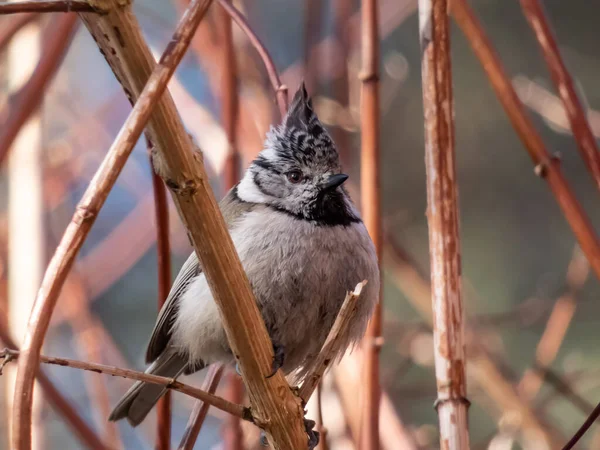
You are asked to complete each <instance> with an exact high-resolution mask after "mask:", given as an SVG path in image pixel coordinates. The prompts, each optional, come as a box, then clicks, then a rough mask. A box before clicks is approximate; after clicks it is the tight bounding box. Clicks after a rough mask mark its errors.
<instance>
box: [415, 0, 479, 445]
mask: <svg viewBox="0 0 600 450" xmlns="http://www.w3.org/2000/svg"><path fill="white" fill-rule="evenodd" d="M419 28H420V33H419V34H420V36H419V38H420V41H421V52H422V59H421V72H422V80H423V109H424V114H425V168H426V169H427V170H426V173H427V223H428V226H429V255H430V264H431V287H432V294H433V295H432V303H433V306H432V308H433V339H434V357H435V373H436V380H437V391H438V398H437V400H436V409H437V412H438V416H439V422H440V446H441V447H442V448H448V449H456V450H458V449H465V450H466V449H468V448H469V431H468V423H467V409H468V407H469V401H468V400H467V398H466V395H467V385H466V374H465V370H466V369H465V365H466V357H465V343H464V322H463V321H464V312H463V304H462V295H461V290H462V288H461V277H460V272H461V262H460V237H459V230H458V221H459V220H458V214H459V211H458V186H457V184H456V172H455V148H454V122H453V112H454V103H453V98H452V72H451V69H450V36H449V21H448V4H447V1H446V0H419Z"/></svg>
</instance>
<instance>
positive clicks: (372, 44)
mask: <svg viewBox="0 0 600 450" xmlns="http://www.w3.org/2000/svg"><path fill="white" fill-rule="evenodd" d="M378 14H379V7H378V0H362V1H361V45H362V51H361V72H360V74H359V79H360V81H361V106H360V122H361V135H360V136H361V141H360V147H361V151H360V155H361V161H360V168H361V176H360V192H361V213H362V215H363V220H364V222H365V226H366V227H367V230H368V232H369V235H370V236H371V239H372V240H373V244H374V245H375V250H376V252H377V261H378V263H379V266H380V267H381V255H382V248H383V247H382V242H381V234H382V229H381V183H380V181H379V175H380V164H381V162H380V159H381V157H380V148H379V147H380V133H381V130H380V122H379V60H380V56H379V20H378V19H379V17H378ZM382 303H383V283H381V288H380V291H379V301H378V302H377V305H376V307H375V311H374V312H373V316H372V317H371V320H370V322H369V325H368V327H367V331H366V335H365V337H364V338H363V342H362V348H363V355H364V367H363V377H364V378H363V383H364V384H363V386H364V388H363V393H362V395H363V404H362V407H361V409H362V418H361V434H360V439H361V441H360V443H359V444H360V447H361V449H363V448H364V449H365V450H375V449H378V448H379V402H380V401H381V399H380V397H381V387H380V386H379V352H380V350H381V345H382V341H383V338H382V336H381V324H382V316H383V312H382V306H381V305H382Z"/></svg>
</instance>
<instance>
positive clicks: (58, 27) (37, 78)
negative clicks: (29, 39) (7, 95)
mask: <svg viewBox="0 0 600 450" xmlns="http://www.w3.org/2000/svg"><path fill="white" fill-rule="evenodd" d="M76 24H77V16H76V15H74V14H68V15H66V16H63V17H60V18H59V19H57V20H56V21H55V22H54V23H51V24H50V25H49V28H48V29H47V30H46V31H45V33H44V42H46V44H45V45H44V48H43V51H42V56H41V58H40V61H39V62H38V64H37V66H36V68H35V70H34V72H33V74H32V75H31V77H30V78H29V80H28V81H27V83H26V84H25V85H24V86H23V87H22V88H21V89H20V90H19V92H18V93H17V94H15V96H14V97H13V98H11V99H10V101H9V102H8V103H7V106H6V108H7V111H6V112H0V117H6V122H5V123H2V124H0V164H2V162H3V161H4V159H5V158H6V155H7V154H8V151H9V149H10V146H11V145H12V143H13V141H14V140H15V138H16V137H17V135H18V134H19V130H20V129H21V127H22V126H23V125H24V124H25V122H27V119H29V117H30V116H31V114H33V113H34V112H35V110H36V109H37V108H38V107H39V105H40V103H41V101H42V98H43V95H41V94H42V93H43V91H44V90H45V89H46V87H47V86H48V83H49V82H50V81H51V80H52V77H53V76H54V74H55V73H56V71H57V69H58V67H59V66H60V63H61V62H62V60H63V57H64V56H65V54H66V52H67V49H68V48H69V44H70V43H71V38H72V37H73V35H74V31H75V29H76Z"/></svg>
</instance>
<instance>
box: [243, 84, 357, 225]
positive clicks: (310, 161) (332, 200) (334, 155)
mask: <svg viewBox="0 0 600 450" xmlns="http://www.w3.org/2000/svg"><path fill="white" fill-rule="evenodd" d="M340 172H341V168H340V162H339V155H338V152H337V149H336V148H335V145H334V143H333V141H332V139H331V137H330V136H329V133H328V132H327V130H325V128H324V127H323V125H322V124H321V122H320V121H319V119H318V117H317V115H316V114H315V111H314V109H313V106H312V102H311V99H310V98H309V97H308V94H307V92H306V88H305V86H304V83H302V85H301V86H300V88H299V89H298V91H297V92H296V94H295V95H294V98H293V100H292V103H291V105H290V107H289V110H288V112H287V114H286V116H285V118H284V119H283V121H282V123H281V124H280V125H278V126H276V127H271V130H270V131H269V132H268V133H267V137H266V140H265V147H264V149H263V150H262V151H261V152H260V153H259V155H258V156H257V157H256V159H255V160H254V161H253V162H252V164H251V165H250V167H249V168H248V170H247V172H246V174H245V176H244V178H243V179H242V181H241V182H240V184H239V185H238V188H237V195H238V197H239V198H240V200H242V201H247V202H253V203H262V204H266V205H268V206H270V207H272V208H275V209H277V210H280V211H282V212H285V213H288V214H290V215H292V216H295V217H296V218H297V219H300V220H308V221H311V222H314V223H315V224H316V225H327V226H333V225H349V224H351V223H353V222H358V221H360V219H359V217H358V214H357V213H356V210H355V208H354V207H353V205H352V202H351V201H350V199H349V197H348V195H347V194H346V192H345V191H344V189H343V187H342V186H341V184H342V183H343V181H344V180H345V179H346V178H347V177H346V176H344V175H340ZM336 175H337V176H336ZM332 177H333V178H332ZM332 186H333V187H332Z"/></svg>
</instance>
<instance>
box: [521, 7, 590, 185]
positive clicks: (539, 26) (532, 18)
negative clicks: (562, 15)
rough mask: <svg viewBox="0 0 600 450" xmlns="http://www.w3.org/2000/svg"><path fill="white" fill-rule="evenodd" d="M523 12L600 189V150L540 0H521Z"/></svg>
mask: <svg viewBox="0 0 600 450" xmlns="http://www.w3.org/2000/svg"><path fill="white" fill-rule="evenodd" d="M521 7H522V8H523V13H524V15H525V17H526V18H527V21H528V22H529V25H530V26H531V28H532V29H533V32H534V34H535V37H536V38H537V40H538V43H539V44H540V47H541V48H542V53H543V54H544V58H545V59H546V64H547V65H548V69H549V70H550V75H551V76H552V80H553V81H554V85H555V86H556V90H557V91H558V94H559V96H560V98H561V100H562V102H563V104H564V106H565V112H566V113H567V117H568V118H569V122H570V123H571V129H572V130H573V135H574V136H575V140H576V141H577V145H578V148H579V152H580V154H581V158H582V159H583V161H584V162H585V165H586V167H587V169H588V171H589V172H590V174H591V175H592V177H593V179H594V181H595V182H596V187H597V188H598V189H600V151H599V150H598V145H597V144H596V139H595V137H594V134H593V133H592V130H591V128H590V124H589V123H588V120H587V117H586V114H585V112H584V109H583V106H582V104H581V102H580V101H579V98H578V97H577V93H576V91H575V87H574V83H573V79H572V77H571V75H570V74H569V71H568V70H567V67H566V65H565V63H564V61H563V59H562V57H561V55H560V51H559V50H558V43H557V42H556V38H555V36H554V33H553V31H552V28H551V25H550V24H549V23H548V18H547V17H546V15H545V14H544V10H543V9H542V5H541V4H540V2H539V0H521Z"/></svg>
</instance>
